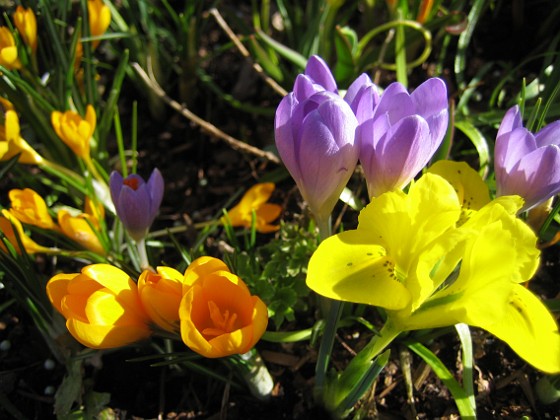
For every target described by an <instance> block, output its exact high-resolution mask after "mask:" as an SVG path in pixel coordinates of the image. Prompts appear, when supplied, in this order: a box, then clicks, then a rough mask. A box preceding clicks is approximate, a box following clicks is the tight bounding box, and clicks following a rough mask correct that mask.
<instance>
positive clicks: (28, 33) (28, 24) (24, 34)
mask: <svg viewBox="0 0 560 420" xmlns="http://www.w3.org/2000/svg"><path fill="white" fill-rule="evenodd" d="M13 19H14V25H16V28H17V30H18V32H19V34H20V36H21V38H22V39H23V41H24V42H25V43H26V44H27V45H29V47H30V48H31V51H33V52H35V51H37V19H36V18H35V13H33V10H32V9H26V8H24V7H23V6H18V7H17V8H16V11H15V12H14V14H13Z"/></svg>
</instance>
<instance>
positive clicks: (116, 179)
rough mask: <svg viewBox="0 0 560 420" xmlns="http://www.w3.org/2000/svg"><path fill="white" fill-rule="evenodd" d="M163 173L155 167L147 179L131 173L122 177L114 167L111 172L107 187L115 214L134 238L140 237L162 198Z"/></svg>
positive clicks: (138, 239) (145, 231)
mask: <svg viewBox="0 0 560 420" xmlns="http://www.w3.org/2000/svg"><path fill="white" fill-rule="evenodd" d="M163 188H164V184H163V177H162V176H161V172H160V171H159V170H158V169H157V168H156V169H154V170H153V171H152V174H151V175H150V178H149V179H148V182H144V179H142V177H141V176H139V175H137V174H132V175H129V176H127V177H126V178H124V179H123V177H122V175H121V174H119V173H118V172H116V171H113V172H112V173H111V177H110V179H109V189H110V190H111V199H112V200H113V204H114V205H115V209H116V211H117V216H118V217H119V219H120V220H121V222H122V224H123V226H124V227H125V229H126V230H127V231H128V233H129V234H130V236H131V237H132V239H134V240H135V241H140V240H142V239H143V238H144V237H145V236H146V234H147V233H148V229H149V228H150V226H151V225H152V222H153V221H154V219H155V217H156V215H157V213H158V210H159V206H160V205H161V200H162V199H163Z"/></svg>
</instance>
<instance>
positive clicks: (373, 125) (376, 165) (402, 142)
mask: <svg viewBox="0 0 560 420" xmlns="http://www.w3.org/2000/svg"><path fill="white" fill-rule="evenodd" d="M375 95H376V91H375V86H373V85H372V86H366V87H364V88H363V92H362V94H361V97H359V98H358V96H356V99H355V100H354V102H353V104H354V109H355V110H361V111H360V112H361V113H360V114H359V115H360V117H359V118H360V120H362V122H361V124H360V126H359V127H358V129H357V131H356V141H357V142H358V143H359V144H360V162H361V164H362V167H363V169H364V175H365V178H366V182H367V188H368V193H369V196H370V197H376V196H378V195H380V194H382V193H384V192H386V191H391V190H395V189H400V188H403V187H404V186H406V185H407V184H408V183H409V182H410V181H411V180H412V179H413V178H414V177H415V176H416V175H417V174H418V172H420V171H421V170H422V168H423V167H424V166H426V164H427V163H428V162H429V160H430V159H431V157H432V156H433V154H434V153H435V152H436V150H437V148H438V147H439V145H440V144H441V142H442V140H443V137H444V136H445V132H446V131H447V124H448V109H447V88H446V87H445V83H444V82H443V80H441V79H437V78H432V79H429V80H427V81H426V82H424V83H422V84H421V85H420V86H418V88H416V89H415V90H414V92H413V93H412V94H410V95H409V94H408V92H407V90H406V88H405V87H404V86H403V85H402V84H400V83H392V84H391V85H389V86H388V87H387V89H386V90H385V91H384V92H383V94H382V95H381V99H379V100H377V98H376V97H375ZM356 101H357V102H356ZM362 102H365V103H367V104H372V106H374V108H373V110H372V111H371V114H370V115H371V117H370V118H368V119H366V120H365V121H364V118H366V117H367V114H368V113H367V111H366V110H365V109H363V107H362V104H361V103H362Z"/></svg>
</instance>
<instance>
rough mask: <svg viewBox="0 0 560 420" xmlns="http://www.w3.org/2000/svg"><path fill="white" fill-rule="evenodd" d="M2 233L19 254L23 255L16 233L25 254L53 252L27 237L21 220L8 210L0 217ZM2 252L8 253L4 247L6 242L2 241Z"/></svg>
mask: <svg viewBox="0 0 560 420" xmlns="http://www.w3.org/2000/svg"><path fill="white" fill-rule="evenodd" d="M14 228H15V230H14ZM0 231H1V232H2V233H3V234H4V236H6V238H7V239H8V241H9V242H10V243H11V244H12V245H13V247H14V248H15V249H16V251H17V253H18V254H21V249H20V247H19V244H18V241H17V239H16V233H17V236H18V237H19V240H20V241H21V243H22V244H23V247H24V248H25V252H27V253H28V254H36V253H38V252H51V251H53V249H50V248H46V247H44V246H41V245H39V244H38V243H36V242H35V241H34V240H33V239H31V238H30V237H29V236H28V235H26V234H25V232H24V231H23V227H22V226H21V223H20V222H19V220H18V219H16V218H15V217H14V216H13V215H11V214H10V212H9V211H8V210H6V209H3V210H2V216H0ZM0 250H1V251H3V252H7V251H8V250H7V248H6V245H4V242H3V241H2V240H0Z"/></svg>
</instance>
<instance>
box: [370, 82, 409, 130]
mask: <svg viewBox="0 0 560 420" xmlns="http://www.w3.org/2000/svg"><path fill="white" fill-rule="evenodd" d="M385 114H387V115H388V117H389V122H390V123H391V124H395V123H396V122H397V121H399V120H400V119H401V118H404V117H406V116H408V115H413V114H415V105H414V103H413V102H412V99H411V98H410V95H409V94H408V92H407V90H406V88H405V87H404V86H403V85H402V84H400V83H398V82H395V83H391V84H390V85H389V86H387V89H385V91H383V94H382V95H381V99H380V100H379V103H378V104H377V106H376V107H375V110H374V117H373V118H379V117H380V116H382V115H385Z"/></svg>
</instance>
